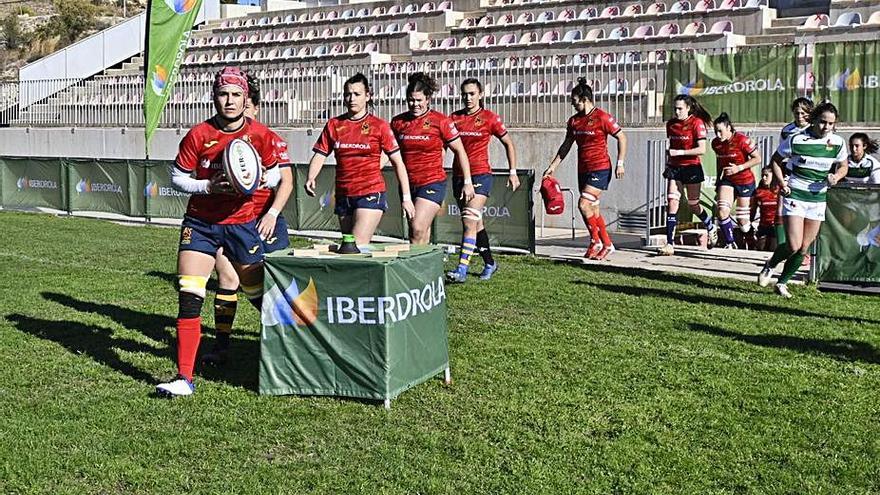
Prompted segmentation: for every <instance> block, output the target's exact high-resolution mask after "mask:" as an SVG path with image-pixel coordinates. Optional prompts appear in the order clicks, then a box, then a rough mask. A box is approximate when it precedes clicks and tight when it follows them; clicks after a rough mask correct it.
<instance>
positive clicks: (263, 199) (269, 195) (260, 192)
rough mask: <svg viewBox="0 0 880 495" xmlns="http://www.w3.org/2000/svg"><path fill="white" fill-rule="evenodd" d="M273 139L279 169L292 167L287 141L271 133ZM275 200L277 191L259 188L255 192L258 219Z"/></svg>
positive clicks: (255, 208)
mask: <svg viewBox="0 0 880 495" xmlns="http://www.w3.org/2000/svg"><path fill="white" fill-rule="evenodd" d="M269 133H270V135H271V137H272V149H273V150H275V158H276V159H277V162H278V166H279V167H289V166H290V155H289V154H288V153H287V141H285V140H284V139H282V138H281V136H279V135H278V134H276V133H275V132H274V131H271V130H270V131H269ZM274 199H275V191H274V190H273V189H269V188H264V187H261V188H258V189H257V190H256V191H254V194H253V196H252V200H253V202H254V211H255V212H256V213H257V216H258V217H261V216H263V215H265V214H266V212H267V211H269V208H271V207H272V201H274Z"/></svg>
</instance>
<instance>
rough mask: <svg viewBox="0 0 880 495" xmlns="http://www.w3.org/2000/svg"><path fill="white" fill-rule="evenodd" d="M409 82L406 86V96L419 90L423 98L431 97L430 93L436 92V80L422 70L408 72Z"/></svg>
mask: <svg viewBox="0 0 880 495" xmlns="http://www.w3.org/2000/svg"><path fill="white" fill-rule="evenodd" d="M408 82H409V84H407V86H406V97H407V98H409V97H410V96H412V94H413V93H415V92H421V93H422V94H423V95H425V98H427V99H429V100H430V99H431V95H433V94H434V93H436V92H437V88H438V86H437V81H435V80H434V78H433V77H431V76H429V75H428V74H425V73H424V72H415V73H413V74H410V76H409V79H408Z"/></svg>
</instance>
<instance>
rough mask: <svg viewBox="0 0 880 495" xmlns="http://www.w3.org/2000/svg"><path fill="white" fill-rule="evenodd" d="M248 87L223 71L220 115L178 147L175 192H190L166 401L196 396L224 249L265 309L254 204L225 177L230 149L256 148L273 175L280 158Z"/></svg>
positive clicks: (216, 87) (217, 89)
mask: <svg viewBox="0 0 880 495" xmlns="http://www.w3.org/2000/svg"><path fill="white" fill-rule="evenodd" d="M247 96H248V83H247V78H246V77H245V75H244V73H243V72H242V71H241V70H240V69H238V68H236V67H226V68H224V69H222V70H221V71H220V72H218V73H217V75H216V77H215V79H214V84H213V101H214V108H215V109H216V114H215V115H214V116H213V117H211V118H210V119H208V120H206V121H205V122H202V123H201V124H198V125H196V126H195V127H193V128H192V129H190V131H189V132H187V134H186V136H184V138H183V140H182V141H181V142H180V148H179V151H178V153H177V158H176V160H175V163H174V165H173V167H172V170H171V180H172V184H173V186H174V187H175V189H177V190H179V191H181V192H186V193H190V194H191V195H192V196H190V199H189V203H188V205H187V210H186V214H185V216H184V218H183V223H182V226H181V231H180V241H179V247H178V258H177V271H178V274H179V275H178V280H179V287H180V290H179V293H178V316H177V371H178V376H177V378H175V379H174V380H172V381H170V382H167V383H162V384H160V385H158V386H157V387H156V391H157V392H158V393H159V394H161V395H167V396H172V397H173V396H186V395H191V394H192V393H193V391H194V390H195V386H194V385H193V369H194V367H195V359H196V354H197V352H198V348H199V341H200V340H201V333H202V328H201V316H200V315H201V310H202V304H203V303H204V300H205V287H206V285H207V282H208V276H209V275H210V274H211V271H212V270H213V269H214V263H215V257H216V255H217V252H218V251H219V249H220V248H221V247H222V248H223V251H224V254H225V256H226V257H227V258H229V260H230V261H231V262H232V264H233V266H234V267H235V269H236V271H237V272H238V275H239V278H240V280H241V284H242V288H243V289H244V291H245V295H246V296H247V297H248V299H249V300H250V301H251V302H252V303H253V304H254V306H255V307H257V308H258V309H259V308H260V306H261V305H262V301H261V300H262V286H263V267H262V259H263V244H262V242H261V241H260V234H259V232H258V231H257V226H256V217H257V212H255V211H254V204H253V201H252V200H251V198H250V197H249V196H243V195H240V194H238V193H236V192H235V191H234V190H233V189H232V187H231V186H230V184H229V182H228V181H227V179H226V178H225V174H224V173H223V165H222V159H223V153H224V149H225V148H226V145H227V143H229V142H230V141H232V140H233V139H236V138H239V139H242V140H245V141H248V142H250V144H251V145H253V146H254V148H255V149H256V150H257V153H258V154H259V155H260V159H261V162H262V166H264V167H265V168H266V169H267V170H271V169H273V168H274V167H275V166H276V162H277V158H276V153H275V149H274V146H273V141H272V136H271V134H270V131H269V129H267V128H266V127H265V126H264V125H262V124H260V123H259V122H256V121H254V120H252V119H249V118H247V117H245V115H244V108H245V104H246V101H247Z"/></svg>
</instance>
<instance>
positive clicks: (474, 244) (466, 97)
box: [447, 78, 519, 282]
mask: <svg viewBox="0 0 880 495" xmlns="http://www.w3.org/2000/svg"><path fill="white" fill-rule="evenodd" d="M461 99H462V102H463V103H464V108H462V109H461V110H458V111H456V112H454V113H453V114H452V115H451V117H452V121H453V122H455V127H456V128H457V129H458V134H459V136H460V137H461V144H462V145H463V146H464V149H465V152H466V153H467V156H468V160H469V161H470V166H471V179H472V180H473V186H474V197H473V198H472V199H471V200H470V201H464V200H462V199H459V198H461V195H462V191H463V190H464V174H463V173H462V170H461V164H460V163H458V159H457V157H456V159H455V160H454V161H453V162H452V173H453V176H452V190H453V193H454V194H453V195H454V196H455V198H456V199H457V200H458V206H459V211H461V224H462V230H463V233H462V237H461V253H460V254H459V259H458V268H456V269H455V270H453V271H451V272H449V273H448V274H447V278H448V279H449V280H450V281H452V282H464V281H465V280H466V279H467V272H468V267H469V266H470V258H471V256H473V254H474V252H477V253H479V254H480V257H481V258H483V271H482V273H480V280H489V279H490V278H491V277H492V275H493V274H494V273H495V272H496V271H497V270H498V263H497V262H496V261H495V259H494V257H493V256H492V250H491V248H490V246H489V234H487V233H486V227H485V225H484V223H483V207H484V206H485V205H486V200H487V199H489V193H490V192H491V191H492V166H491V165H489V142H490V141H491V140H492V136H495V137H496V138H498V140H500V141H501V144H502V145H504V151H505V152H506V154H507V165H508V167H509V169H510V174H509V176H508V179H507V187H509V188H510V189H511V190H512V191H516V189H517V188H518V187H519V177H518V176H517V175H516V147H514V145H513V139H511V138H510V135H509V134H508V133H507V128H506V127H504V122H503V121H502V120H501V117H499V116H498V115H497V114H496V113H494V112H492V111H491V110H488V109H486V108H484V107H483V85H482V83H480V81H479V80H477V79H473V78H469V79H465V80H464V81H463V82H462V83H461Z"/></svg>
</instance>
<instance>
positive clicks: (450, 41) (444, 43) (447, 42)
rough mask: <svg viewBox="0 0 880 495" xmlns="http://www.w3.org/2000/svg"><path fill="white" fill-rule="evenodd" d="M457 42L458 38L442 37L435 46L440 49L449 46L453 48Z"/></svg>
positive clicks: (448, 47)
mask: <svg viewBox="0 0 880 495" xmlns="http://www.w3.org/2000/svg"><path fill="white" fill-rule="evenodd" d="M457 44H458V40H456V39H455V38H453V37H451V36H450V37H448V38H446V39H444V40H443V41H441V42H440V45H439V46H438V47H437V48H440V49H441V50H449V49H451V48H455V47H456V46H457Z"/></svg>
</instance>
